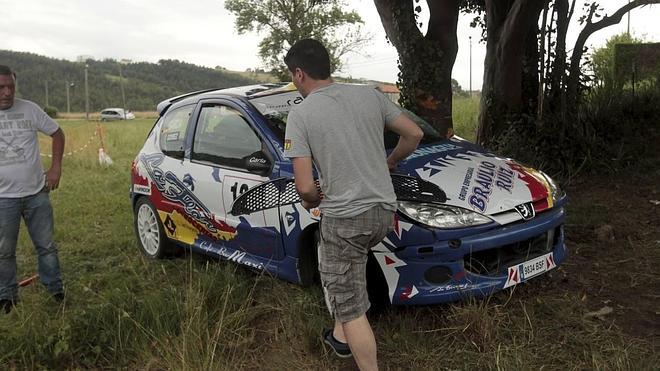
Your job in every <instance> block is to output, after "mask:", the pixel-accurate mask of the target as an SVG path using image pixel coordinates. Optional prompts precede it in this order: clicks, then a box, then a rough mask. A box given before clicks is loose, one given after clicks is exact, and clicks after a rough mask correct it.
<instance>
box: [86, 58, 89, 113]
mask: <svg viewBox="0 0 660 371" xmlns="http://www.w3.org/2000/svg"><path fill="white" fill-rule="evenodd" d="M87 69H89V65H88V64H87V63H85V120H87V121H89V85H88V84H87Z"/></svg>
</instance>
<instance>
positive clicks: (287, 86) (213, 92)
mask: <svg viewBox="0 0 660 371" xmlns="http://www.w3.org/2000/svg"><path fill="white" fill-rule="evenodd" d="M292 90H295V86H293V83H290V82H289V83H286V82H279V83H263V84H255V85H246V86H237V87H232V88H225V89H208V90H200V91H195V92H191V93H186V94H182V95H178V96H176V97H172V98H169V99H166V100H164V101H162V102H160V103H158V105H157V107H156V111H158V114H159V116H162V115H163V114H164V113H165V112H166V111H167V110H168V109H169V108H170V106H172V104H174V103H177V102H180V101H183V100H186V99H188V98H195V100H197V99H200V98H207V97H208V98H213V97H217V96H221V95H235V96H239V97H245V98H247V99H251V98H253V97H263V96H268V95H273V94H278V93H280V92H282V91H287V92H290V91H292Z"/></svg>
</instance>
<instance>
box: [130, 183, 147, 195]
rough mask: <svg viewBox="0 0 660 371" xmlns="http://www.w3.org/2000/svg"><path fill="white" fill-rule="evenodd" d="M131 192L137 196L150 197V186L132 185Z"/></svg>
mask: <svg viewBox="0 0 660 371" xmlns="http://www.w3.org/2000/svg"><path fill="white" fill-rule="evenodd" d="M133 192H135V193H139V194H142V195H147V196H151V186H145V185H140V184H133Z"/></svg>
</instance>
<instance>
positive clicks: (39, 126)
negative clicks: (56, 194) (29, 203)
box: [0, 99, 59, 198]
mask: <svg viewBox="0 0 660 371" xmlns="http://www.w3.org/2000/svg"><path fill="white" fill-rule="evenodd" d="M57 129H59V125H57V123H56V122H55V121H53V119H51V118H50V117H48V115H47V114H46V113H45V112H44V111H43V110H42V109H41V108H39V106H37V105H36V104H34V103H32V102H30V101H27V100H23V99H15V100H14V105H13V106H12V107H11V108H9V109H6V110H0V197H7V198H19V197H26V196H31V195H34V194H36V193H38V192H39V191H40V190H41V189H42V188H43V187H44V182H45V177H44V168H43V165H42V164H41V157H39V156H40V155H39V138H38V135H37V131H40V132H42V133H44V134H46V135H52V134H53V133H55V132H56V131H57Z"/></svg>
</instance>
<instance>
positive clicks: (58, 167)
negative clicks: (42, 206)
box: [44, 129, 64, 191]
mask: <svg viewBox="0 0 660 371" xmlns="http://www.w3.org/2000/svg"><path fill="white" fill-rule="evenodd" d="M51 138H53V156H52V158H53V162H52V163H51V165H50V169H48V171H46V173H45V174H44V175H45V176H46V187H48V190H49V191H54V190H56V189H57V187H59V186H60V178H61V177H62V156H63V155H64V132H63V131H62V129H57V131H56V132H54V133H53V134H52V135H51Z"/></svg>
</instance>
